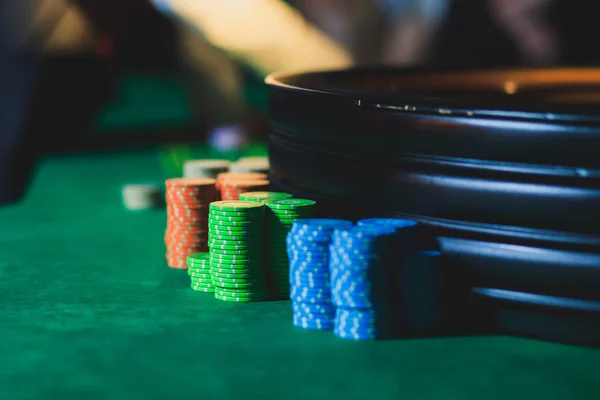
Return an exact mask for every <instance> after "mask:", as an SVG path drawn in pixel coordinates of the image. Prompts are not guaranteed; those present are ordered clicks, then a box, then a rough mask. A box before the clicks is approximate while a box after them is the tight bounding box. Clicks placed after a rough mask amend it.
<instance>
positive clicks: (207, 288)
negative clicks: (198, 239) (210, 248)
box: [186, 252, 215, 293]
mask: <svg viewBox="0 0 600 400" xmlns="http://www.w3.org/2000/svg"><path fill="white" fill-rule="evenodd" d="M186 262H187V266H188V275H189V277H190V287H191V288H192V289H193V290H195V291H197V292H204V293H214V291H215V286H214V285H213V282H212V275H211V273H210V253H209V252H201V253H193V254H190V255H188V256H187V257H186Z"/></svg>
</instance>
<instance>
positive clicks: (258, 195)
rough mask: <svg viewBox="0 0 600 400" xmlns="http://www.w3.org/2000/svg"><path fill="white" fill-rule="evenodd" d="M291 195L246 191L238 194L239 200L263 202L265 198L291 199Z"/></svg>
mask: <svg viewBox="0 0 600 400" xmlns="http://www.w3.org/2000/svg"><path fill="white" fill-rule="evenodd" d="M292 197H293V196H292V195H291V194H289V193H282V192H246V193H242V194H240V200H247V201H258V202H259V203H263V202H264V201H265V200H283V199H291V198H292Z"/></svg>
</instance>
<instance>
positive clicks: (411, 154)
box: [266, 68, 600, 344]
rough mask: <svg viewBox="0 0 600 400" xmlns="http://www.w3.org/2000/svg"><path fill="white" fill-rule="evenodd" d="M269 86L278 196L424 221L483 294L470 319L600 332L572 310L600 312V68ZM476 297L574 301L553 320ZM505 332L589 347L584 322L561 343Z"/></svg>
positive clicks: (283, 80)
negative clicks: (505, 313) (531, 318)
mask: <svg viewBox="0 0 600 400" xmlns="http://www.w3.org/2000/svg"><path fill="white" fill-rule="evenodd" d="M266 82H267V84H268V85H269V88H270V120H271V135H270V143H269V148H270V163H271V177H270V178H271V182H272V185H273V186H274V188H275V189H277V190H282V191H286V192H288V193H292V194H294V195H295V196H301V197H306V198H314V199H316V200H317V201H318V202H319V204H322V205H323V207H322V209H323V211H324V213H325V214H326V215H327V216H335V217H340V218H350V219H354V220H356V219H359V218H366V217H381V216H397V217H402V218H412V219H414V220H416V221H418V222H420V223H421V225H422V226H423V227H424V231H425V232H426V233H427V235H424V236H431V237H433V238H435V244H436V245H437V246H438V247H439V248H440V249H441V250H443V251H444V253H445V254H446V255H448V259H449V260H450V263H451V264H452V266H453V267H454V268H455V271H456V274H455V275H456V276H460V280H461V281H462V282H463V283H464V285H465V286H468V288H469V289H468V290H467V291H470V293H471V294H472V296H466V297H465V299H464V302H463V303H462V304H461V305H460V306H457V309H461V308H464V307H466V306H467V305H469V304H472V303H475V304H477V307H479V306H481V307H482V309H484V310H485V312H484V313H485V314H486V315H491V314H494V313H495V314H496V315H498V314H499V311H498V310H506V309H507V308H511V309H513V308H514V307H521V308H522V309H524V310H530V311H531V312H534V313H537V314H540V313H543V312H546V311H547V310H548V309H552V310H555V311H560V312H565V313H568V314H570V315H573V318H576V319H577V318H578V321H579V322H581V321H583V322H585V323H589V324H592V325H591V326H593V327H596V328H597V327H598V326H600V325H599V324H600V319H599V318H598V313H597V312H588V313H583V314H582V313H579V312H575V311H574V310H573V309H571V308H569V307H568V306H567V305H566V304H572V303H569V301H568V300H569V299H580V300H585V301H591V302H596V301H600V291H598V290H597V289H598V288H599V287H600V235H599V234H598V232H599V231H600V230H599V229H598V228H597V227H598V226H600V213H599V212H597V210H598V209H599V207H600V158H598V157H596V156H595V155H596V154H598V153H597V151H600V102H599V101H598V99H596V97H595V96H596V92H599V93H600V91H597V88H599V87H600V69H577V68H570V69H544V70H539V69H527V70H522V69H521V70H518V69H511V70H480V71H461V70H426V69H412V70H397V69H377V70H348V71H333V72H324V73H309V74H300V75H288V74H275V75H271V76H269V77H268V78H267V80H266ZM444 85H446V86H444ZM440 86H441V88H440ZM461 87H466V89H462V90H461ZM548 216H551V217H548ZM477 287H479V288H487V289H490V290H491V289H493V290H498V291H506V292H514V293H525V294H531V295H541V296H550V297H556V298H561V299H566V300H564V301H555V302H552V303H551V305H548V304H546V303H544V305H543V307H542V306H540V305H539V304H538V303H536V302H535V301H529V300H530V299H531V298H530V297H526V296H512V297H511V298H510V301H508V300H506V299H504V298H503V297H502V296H498V295H494V296H492V295H489V293H496V294H497V293H505V292H490V291H489V290H488V291H483V292H481V291H480V292H477V291H473V290H472V288H477ZM525 299H528V300H527V301H526V300H525ZM477 307H476V308H477ZM542 309H543V311H541V310H542ZM497 321H498V320H496V322H494V324H495V325H496V327H497V328H498V329H500V330H501V331H508V332H517V333H522V334H527V335H533V336H539V337H543V338H548V339H552V340H564V341H570V342H586V343H587V342H589V340H587V339H586V338H583V337H582V336H581V335H579V334H578V333H577V331H578V330H580V326H579V325H577V324H575V323H574V324H573V327H575V326H579V328H577V329H575V328H573V329H572V330H566V331H565V332H563V333H562V334H561V335H556V334H550V333H549V331H548V329H546V328H547V326H546V328H545V327H544V326H545V325H544V324H539V327H538V328H539V329H538V330H536V327H535V326H534V327H531V326H528V327H527V328H524V327H523V323H522V320H520V319H519V318H517V317H513V318H512V319H511V320H510V321H509V322H506V321H504V320H503V322H502V324H500V323H499V322H497ZM596 328H594V329H596ZM567 331H568V332H567ZM595 344H598V343H595Z"/></svg>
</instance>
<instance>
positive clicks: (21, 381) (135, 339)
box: [0, 151, 600, 400]
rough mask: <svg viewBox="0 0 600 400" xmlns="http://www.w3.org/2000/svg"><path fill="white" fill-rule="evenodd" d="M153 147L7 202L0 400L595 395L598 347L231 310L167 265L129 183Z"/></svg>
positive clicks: (0, 264)
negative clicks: (406, 336) (344, 331)
mask: <svg viewBox="0 0 600 400" xmlns="http://www.w3.org/2000/svg"><path fill="white" fill-rule="evenodd" d="M165 175H167V173H166V172H165V170H164V169H163V167H162V166H161V163H160V161H159V157H158V153H157V151H146V152H137V153H113V154H92V155H81V156H76V157H75V156H74V157H63V158H53V159H48V160H46V161H44V162H42V164H41V166H40V167H39V169H38V171H37V172H36V174H35V177H34V179H33V182H32V187H31V189H30V191H29V193H28V195H27V198H26V199H25V200H24V201H23V202H22V203H21V204H18V205H16V206H10V207H4V208H0V295H1V299H2V302H1V303H0V360H1V362H0V398H2V399H10V400H14V399H124V400H125V399H126V400H132V399H168V398H170V399H176V398H196V399H250V398H253V399H254V398H255V399H394V400H398V399H460V400H464V399H477V400H481V399H485V400H490V399H502V400H505V399H529V400H530V399H545V400H548V399H584V398H587V399H598V398H599V395H598V393H599V391H598V390H599V389H600V380H599V376H600V352H599V351H598V350H593V349H586V348H580V347H574V346H567V345H560V344H553V343H546V342H541V341H535V340H528V339H521V338H513V337H504V336H493V337H462V338H435V339H421V340H397V341H385V342H383V341H382V342H360V343H356V342H348V341H344V340H341V339H338V338H336V337H334V336H333V334H332V333H331V332H310V331H303V330H300V329H296V328H294V327H293V326H292V324H291V312H290V304H289V302H270V303H254V304H252V303H251V304H231V303H224V302H220V301H217V300H215V299H213V298H212V297H211V295H209V294H205V293H196V292H194V291H192V290H191V289H190V288H189V278H188V276H187V273H186V271H176V270H171V269H169V268H168V267H167V266H166V264H165V261H164V246H163V233H164V229H165V213H164V211H163V210H159V211H155V212H147V213H131V212H127V211H126V210H124V208H123V207H122V205H121V195H120V189H121V185H122V184H123V183H126V182H135V181H138V180H159V181H160V180H162V179H163V178H164V176H165Z"/></svg>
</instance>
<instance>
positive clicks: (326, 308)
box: [292, 301, 336, 313]
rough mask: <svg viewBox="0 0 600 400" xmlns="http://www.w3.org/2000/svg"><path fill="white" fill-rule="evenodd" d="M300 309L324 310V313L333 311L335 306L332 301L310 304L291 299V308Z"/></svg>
mask: <svg viewBox="0 0 600 400" xmlns="http://www.w3.org/2000/svg"><path fill="white" fill-rule="evenodd" d="M296 309H302V310H307V311H312V312H326V313H335V312H336V308H335V306H334V305H333V304H332V303H323V304H311V303H303V302H299V301H292V310H296Z"/></svg>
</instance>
